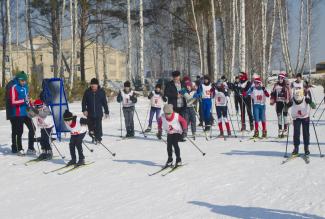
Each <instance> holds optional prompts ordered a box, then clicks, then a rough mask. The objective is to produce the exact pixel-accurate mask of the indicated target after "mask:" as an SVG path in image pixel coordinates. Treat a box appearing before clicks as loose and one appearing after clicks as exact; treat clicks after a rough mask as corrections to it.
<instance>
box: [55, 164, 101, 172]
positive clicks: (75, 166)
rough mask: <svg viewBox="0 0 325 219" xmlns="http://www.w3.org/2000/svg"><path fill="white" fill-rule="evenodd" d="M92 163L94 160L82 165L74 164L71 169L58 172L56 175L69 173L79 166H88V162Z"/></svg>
mask: <svg viewBox="0 0 325 219" xmlns="http://www.w3.org/2000/svg"><path fill="white" fill-rule="evenodd" d="M93 163H95V161H93V162H89V163H85V164H83V165H74V166H73V167H72V168H71V169H68V170H66V171H64V172H59V173H58V175H64V174H67V173H70V172H72V171H75V170H77V169H80V168H81V167H86V166H88V165H90V164H93Z"/></svg>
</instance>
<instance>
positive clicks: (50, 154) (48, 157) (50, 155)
mask: <svg viewBox="0 0 325 219" xmlns="http://www.w3.org/2000/svg"><path fill="white" fill-rule="evenodd" d="M52 158H53V152H52V150H47V151H46V152H45V160H52Z"/></svg>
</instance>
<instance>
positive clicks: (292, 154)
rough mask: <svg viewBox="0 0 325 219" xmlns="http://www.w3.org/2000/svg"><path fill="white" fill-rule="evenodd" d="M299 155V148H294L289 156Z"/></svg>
mask: <svg viewBox="0 0 325 219" xmlns="http://www.w3.org/2000/svg"><path fill="white" fill-rule="evenodd" d="M298 155H299V147H298V146H294V149H293V151H292V153H291V156H298Z"/></svg>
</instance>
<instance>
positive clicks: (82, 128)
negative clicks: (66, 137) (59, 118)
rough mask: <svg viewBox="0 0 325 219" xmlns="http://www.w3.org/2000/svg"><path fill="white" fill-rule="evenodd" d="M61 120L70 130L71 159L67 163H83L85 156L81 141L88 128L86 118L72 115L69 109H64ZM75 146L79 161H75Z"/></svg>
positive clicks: (78, 164)
mask: <svg viewBox="0 0 325 219" xmlns="http://www.w3.org/2000/svg"><path fill="white" fill-rule="evenodd" d="M63 120H64V123H65V124H66V127H67V128H68V129H69V130H70V134H71V137H70V143H69V147H70V155H71V160H70V161H69V162H68V163H67V165H68V166H70V165H77V166H80V165H84V164H85V156H84V155H83V150H82V141H83V139H84V137H85V135H86V133H87V130H88V126H87V119H86V118H78V117H77V116H75V115H73V114H72V113H71V112H70V111H69V110H65V112H64V114H63ZM75 148H77V150H78V155H79V161H78V162H77V163H76V150H75Z"/></svg>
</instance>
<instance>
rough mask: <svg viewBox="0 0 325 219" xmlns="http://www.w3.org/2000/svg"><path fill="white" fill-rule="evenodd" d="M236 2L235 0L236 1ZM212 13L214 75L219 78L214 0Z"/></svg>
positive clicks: (212, 1) (212, 0)
mask: <svg viewBox="0 0 325 219" xmlns="http://www.w3.org/2000/svg"><path fill="white" fill-rule="evenodd" d="M234 1H235V0H234ZM211 13H212V25H213V75H214V78H215V79H216V78H218V55H217V51H218V48H217V46H218V45H217V27H216V12H215V6H214V0H211Z"/></svg>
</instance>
